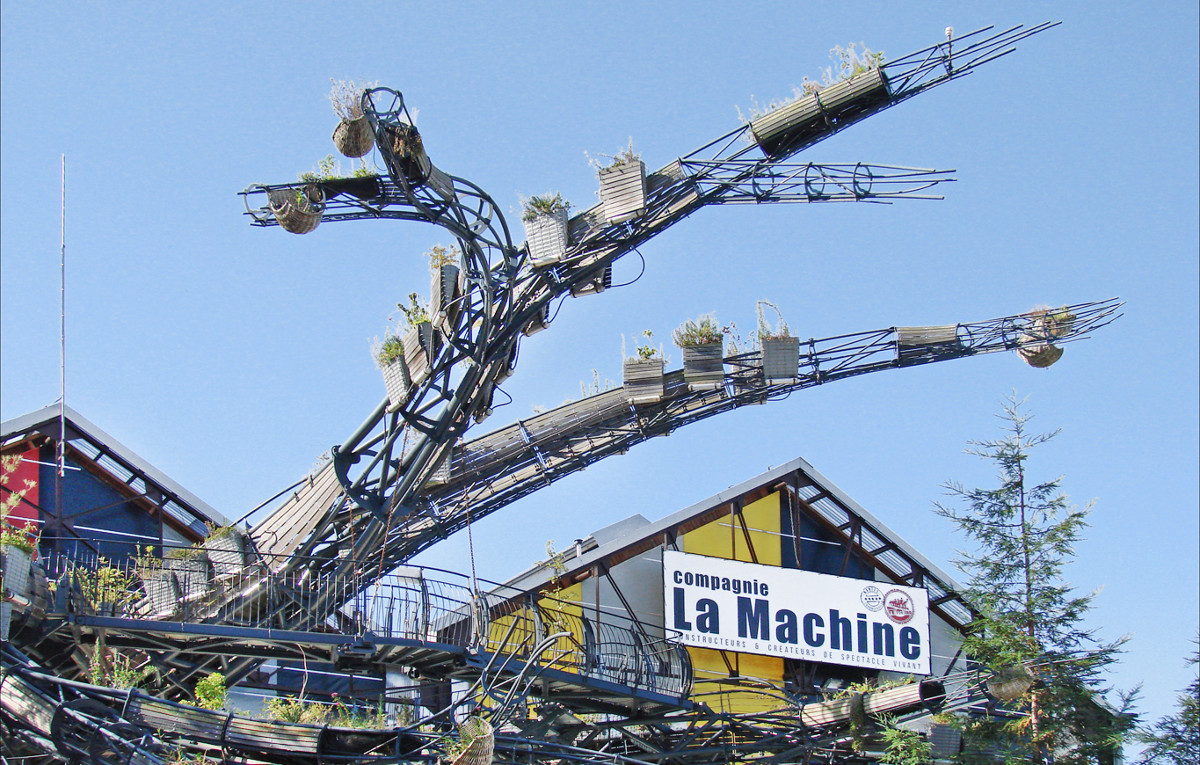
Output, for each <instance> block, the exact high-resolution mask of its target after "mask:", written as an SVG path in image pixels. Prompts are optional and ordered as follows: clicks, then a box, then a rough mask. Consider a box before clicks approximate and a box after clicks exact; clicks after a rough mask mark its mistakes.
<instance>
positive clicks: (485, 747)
mask: <svg viewBox="0 0 1200 765" xmlns="http://www.w3.org/2000/svg"><path fill="white" fill-rule="evenodd" d="M458 735H459V737H460V738H469V739H470V741H471V743H470V744H469V745H468V746H467V748H466V749H464V750H463V751H462V753H461V754H459V755H458V756H457V757H455V758H454V759H453V760H452V761H451V762H452V765H491V764H492V754H493V752H494V751H495V748H496V734H495V732H494V731H493V730H492V724H491V723H489V722H488V721H487V720H485V719H483V718H482V717H468V718H467V719H466V720H464V721H463V724H462V725H460V726H459V728H458Z"/></svg>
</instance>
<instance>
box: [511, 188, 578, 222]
mask: <svg viewBox="0 0 1200 765" xmlns="http://www.w3.org/2000/svg"><path fill="white" fill-rule="evenodd" d="M521 208H522V210H521V220H523V221H525V222H526V223H528V222H530V221H532V220H533V219H534V218H537V217H538V216H541V215H553V214H554V213H557V212H560V211H561V212H569V211H570V209H571V203H570V202H568V201H566V200H565V199H563V198H562V194H560V193H559V192H557V191H556V192H554V193H553V194H543V195H541V196H533V197H530V198H529V199H526V200H523V201H522V202H521Z"/></svg>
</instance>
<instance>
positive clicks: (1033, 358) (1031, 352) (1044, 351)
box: [1017, 343, 1063, 369]
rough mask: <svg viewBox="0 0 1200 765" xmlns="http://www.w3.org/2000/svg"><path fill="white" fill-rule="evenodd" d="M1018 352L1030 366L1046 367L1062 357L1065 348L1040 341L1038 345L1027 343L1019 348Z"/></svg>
mask: <svg viewBox="0 0 1200 765" xmlns="http://www.w3.org/2000/svg"><path fill="white" fill-rule="evenodd" d="M1017 353H1018V354H1019V355H1020V356H1021V359H1022V360H1023V361H1024V362H1025V363H1026V364H1028V365H1029V366H1031V367H1036V368H1037V369H1045V368H1046V367H1048V366H1051V365H1052V364H1054V362H1056V361H1058V360H1059V359H1061V358H1062V355H1063V349H1062V348H1059V347H1058V346H1057V345H1051V344H1050V343H1039V344H1037V345H1027V346H1025V347H1024V348H1018V349H1017Z"/></svg>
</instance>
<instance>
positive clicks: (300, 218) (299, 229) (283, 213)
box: [267, 183, 325, 234]
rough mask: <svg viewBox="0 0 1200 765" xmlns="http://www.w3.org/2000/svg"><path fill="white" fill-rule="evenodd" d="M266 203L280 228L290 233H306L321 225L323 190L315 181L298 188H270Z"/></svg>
mask: <svg viewBox="0 0 1200 765" xmlns="http://www.w3.org/2000/svg"><path fill="white" fill-rule="evenodd" d="M267 205H268V207H269V208H270V210H271V213H272V214H273V215H274V216H275V220H276V221H278V222H279V226H280V228H282V229H283V230H284V231H287V232H290V233H292V234H307V233H308V232H310V231H313V230H315V229H316V227H317V226H319V225H321V216H322V215H324V214H325V192H323V191H322V190H321V187H320V186H318V185H317V184H315V183H310V184H307V185H305V186H301V187H299V188H286V189H271V191H270V192H269V193H268V194H267Z"/></svg>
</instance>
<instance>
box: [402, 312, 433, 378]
mask: <svg viewBox="0 0 1200 765" xmlns="http://www.w3.org/2000/svg"><path fill="white" fill-rule="evenodd" d="M433 341H434V337H433V325H432V324H430V323H429V322H427V321H425V322H421V323H420V324H418V325H417V326H415V327H413V328H412V329H410V330H408V332H407V333H405V335H404V361H405V363H406V364H408V374H409V377H410V378H411V379H412V384H413V385H420V384H421V382H422V381H423V380H424V379H425V376H426V375H427V374H429V362H430V360H431V359H432V358H433V351H434V348H433Z"/></svg>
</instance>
